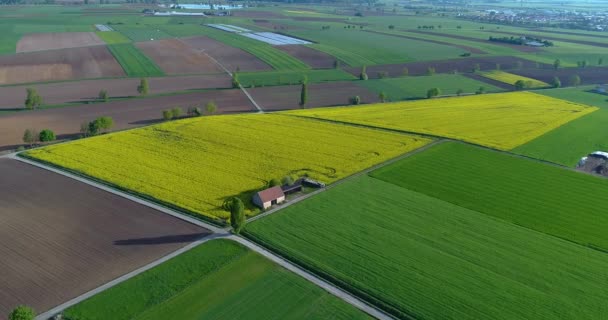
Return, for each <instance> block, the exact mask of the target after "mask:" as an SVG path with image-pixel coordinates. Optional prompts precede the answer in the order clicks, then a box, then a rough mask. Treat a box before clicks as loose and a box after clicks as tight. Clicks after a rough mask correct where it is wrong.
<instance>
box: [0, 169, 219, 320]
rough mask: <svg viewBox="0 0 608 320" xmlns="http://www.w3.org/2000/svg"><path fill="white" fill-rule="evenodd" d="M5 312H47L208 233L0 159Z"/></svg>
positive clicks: (0, 310) (1, 304) (0, 295)
mask: <svg viewBox="0 0 608 320" xmlns="http://www.w3.org/2000/svg"><path fill="white" fill-rule="evenodd" d="M0 175H1V176H2V184H0V221H2V223H0V255H1V256H2V259H0V269H1V270H2V272H1V273H0V284H2V290H0V314H2V315H6V314H8V313H9V312H10V310H12V309H13V308H14V307H16V306H17V305H20V304H26V305H30V306H32V307H33V308H34V309H35V310H36V311H37V312H44V311H47V310H49V309H51V308H53V307H55V306H57V305H59V304H61V303H63V302H66V301H68V300H70V299H72V298H74V297H76V296H78V295H80V294H83V293H85V292H87V291H89V290H92V289H94V288H96V287H98V286H100V285H102V284H104V283H106V282H108V281H111V280H113V279H115V278H117V277H119V276H121V275H123V274H126V273H128V272H130V271H133V270H135V269H137V268H139V267H141V266H144V265H146V264H148V263H150V262H152V261H154V260H156V259H158V258H160V257H162V256H164V255H166V254H168V253H170V252H172V251H175V250H177V249H179V248H180V247H183V246H185V245H187V244H188V243H189V242H192V241H194V240H196V239H197V238H199V237H202V236H204V235H206V234H209V231H208V230H206V229H203V228H200V227H198V226H195V225H193V224H190V223H187V222H184V221H181V220H178V219H176V218H173V217H171V216H169V215H167V214H164V213H161V212H158V211H156V210H153V209H151V208H148V207H145V206H143V205H140V204H137V203H135V202H133V201H130V200H127V199H124V198H121V197H118V196H115V195H113V194H111V193H108V192H105V191H102V190H99V189H96V188H94V187H91V186H88V185H86V184H83V183H80V182H77V181H75V180H72V179H70V178H66V177H63V176H61V175H59V174H56V173H52V172H49V171H46V170H43V169H39V168H36V167H34V166H31V165H28V164H25V163H21V162H19V161H16V160H11V159H6V158H5V159H0Z"/></svg>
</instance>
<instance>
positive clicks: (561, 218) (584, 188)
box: [373, 142, 608, 250]
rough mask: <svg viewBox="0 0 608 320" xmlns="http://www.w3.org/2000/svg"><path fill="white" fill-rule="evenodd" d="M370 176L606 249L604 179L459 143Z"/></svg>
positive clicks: (607, 182)
mask: <svg viewBox="0 0 608 320" xmlns="http://www.w3.org/2000/svg"><path fill="white" fill-rule="evenodd" d="M373 176H374V177H376V178H379V179H382V180H385V181H388V182H391V183H394V184H396V185H399V186H402V187H405V188H408V189H411V190H414V191H417V192H421V193H424V194H427V195H429V196H432V197H436V198H438V199H442V200H444V201H447V202H450V203H453V204H456V205H459V206H462V207H465V208H468V209H471V210H475V211H478V212H481V213H485V214H487V215H490V216H493V217H496V218H499V219H502V220H505V221H508V222H511V223H513V224H516V225H520V226H523V227H526V228H529V229H533V230H537V231H540V232H543V233H546V234H550V235H553V236H556V237H559V238H563V239H566V240H569V241H573V242H576V243H579V244H582V245H587V246H591V247H596V248H600V249H602V250H608V233H606V230H608V215H606V214H604V212H605V211H606V210H607V209H608V198H606V197H604V194H605V192H606V188H608V180H605V179H600V178H597V177H593V176H590V175H587V174H582V173H579V172H574V171H570V170H567V169H563V168H558V167H554V166H550V165H547V164H544V163H540V162H536V161H534V160H528V159H523V158H518V157H516V156H511V155H507V154H504V153H499V152H495V151H489V150H485V149H482V148H477V147H473V146H469V145H465V144H462V143H456V142H453V143H444V144H441V145H439V146H435V147H433V148H431V149H430V150H427V151H426V152H424V153H420V154H417V155H415V156H413V157H410V158H407V159H405V160H403V161H400V162H399V163H397V164H393V165H391V166H387V167H385V168H382V169H380V170H377V171H376V172H374V173H373Z"/></svg>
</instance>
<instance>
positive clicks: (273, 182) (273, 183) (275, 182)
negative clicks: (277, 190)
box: [268, 178, 281, 188]
mask: <svg viewBox="0 0 608 320" xmlns="http://www.w3.org/2000/svg"><path fill="white" fill-rule="evenodd" d="M276 186H281V181H280V180H279V179H277V178H274V179H270V181H268V188H272V187H276Z"/></svg>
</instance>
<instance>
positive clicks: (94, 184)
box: [6, 153, 226, 233]
mask: <svg viewBox="0 0 608 320" xmlns="http://www.w3.org/2000/svg"><path fill="white" fill-rule="evenodd" d="M6 157H8V158H10V159H13V160H16V161H21V162H23V163H27V164H29V165H32V166H35V167H38V168H41V169H44V170H47V171H51V172H54V173H57V174H60V175H62V176H64V177H67V178H70V179H73V180H76V181H79V182H82V183H84V184H87V185H89V186H92V187H95V188H98V189H101V190H103V191H106V192H109V193H112V194H114V195H117V196H119V197H123V198H126V199H128V200H131V201H134V202H136V203H139V204H141V205H144V206H147V207H149V208H152V209H155V210H157V211H160V212H161V213H165V214H168V215H170V216H172V217H174V218H177V219H180V220H183V221H186V222H189V223H191V224H194V225H196V226H199V227H202V228H205V229H207V230H209V231H210V232H212V233H225V232H226V229H223V228H220V227H217V226H214V225H212V224H209V223H206V222H203V221H201V220H198V219H195V218H193V217H190V216H189V215H187V214H182V213H180V212H178V211H176V210H172V209H169V208H167V207H164V206H161V205H158V204H156V203H154V202H152V201H147V200H144V199H141V198H139V197H136V196H134V195H131V194H128V193H126V192H122V191H119V190H116V189H114V188H111V187H109V186H107V185H104V184H101V183H98V182H95V181H92V180H90V179H87V178H84V177H81V176H77V175H75V174H72V173H69V172H67V171H64V170H61V169H57V168H54V167H51V166H47V165H45V164H42V163H39V162H36V161H32V160H29V159H25V158H22V157H19V156H17V154H15V153H13V154H9V155H7V156H6Z"/></svg>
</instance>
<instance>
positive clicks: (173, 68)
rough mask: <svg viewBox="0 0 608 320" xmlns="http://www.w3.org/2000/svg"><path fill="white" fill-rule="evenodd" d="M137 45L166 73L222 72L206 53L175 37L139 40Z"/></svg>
mask: <svg viewBox="0 0 608 320" xmlns="http://www.w3.org/2000/svg"><path fill="white" fill-rule="evenodd" d="M137 47H138V48H140V49H141V50H142V51H143V52H144V53H145V54H146V55H147V56H148V57H150V58H152V60H154V62H156V64H157V65H158V66H159V67H160V68H161V69H162V70H163V71H164V72H165V73H167V74H193V73H220V72H223V70H222V69H221V68H220V67H219V66H218V65H217V64H216V63H215V62H214V61H213V60H212V59H210V58H209V57H208V56H207V55H206V54H203V53H201V52H200V51H198V50H196V49H194V48H192V47H191V46H189V45H188V44H186V43H184V42H182V41H180V40H177V39H165V40H158V41H146V42H139V43H137Z"/></svg>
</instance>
